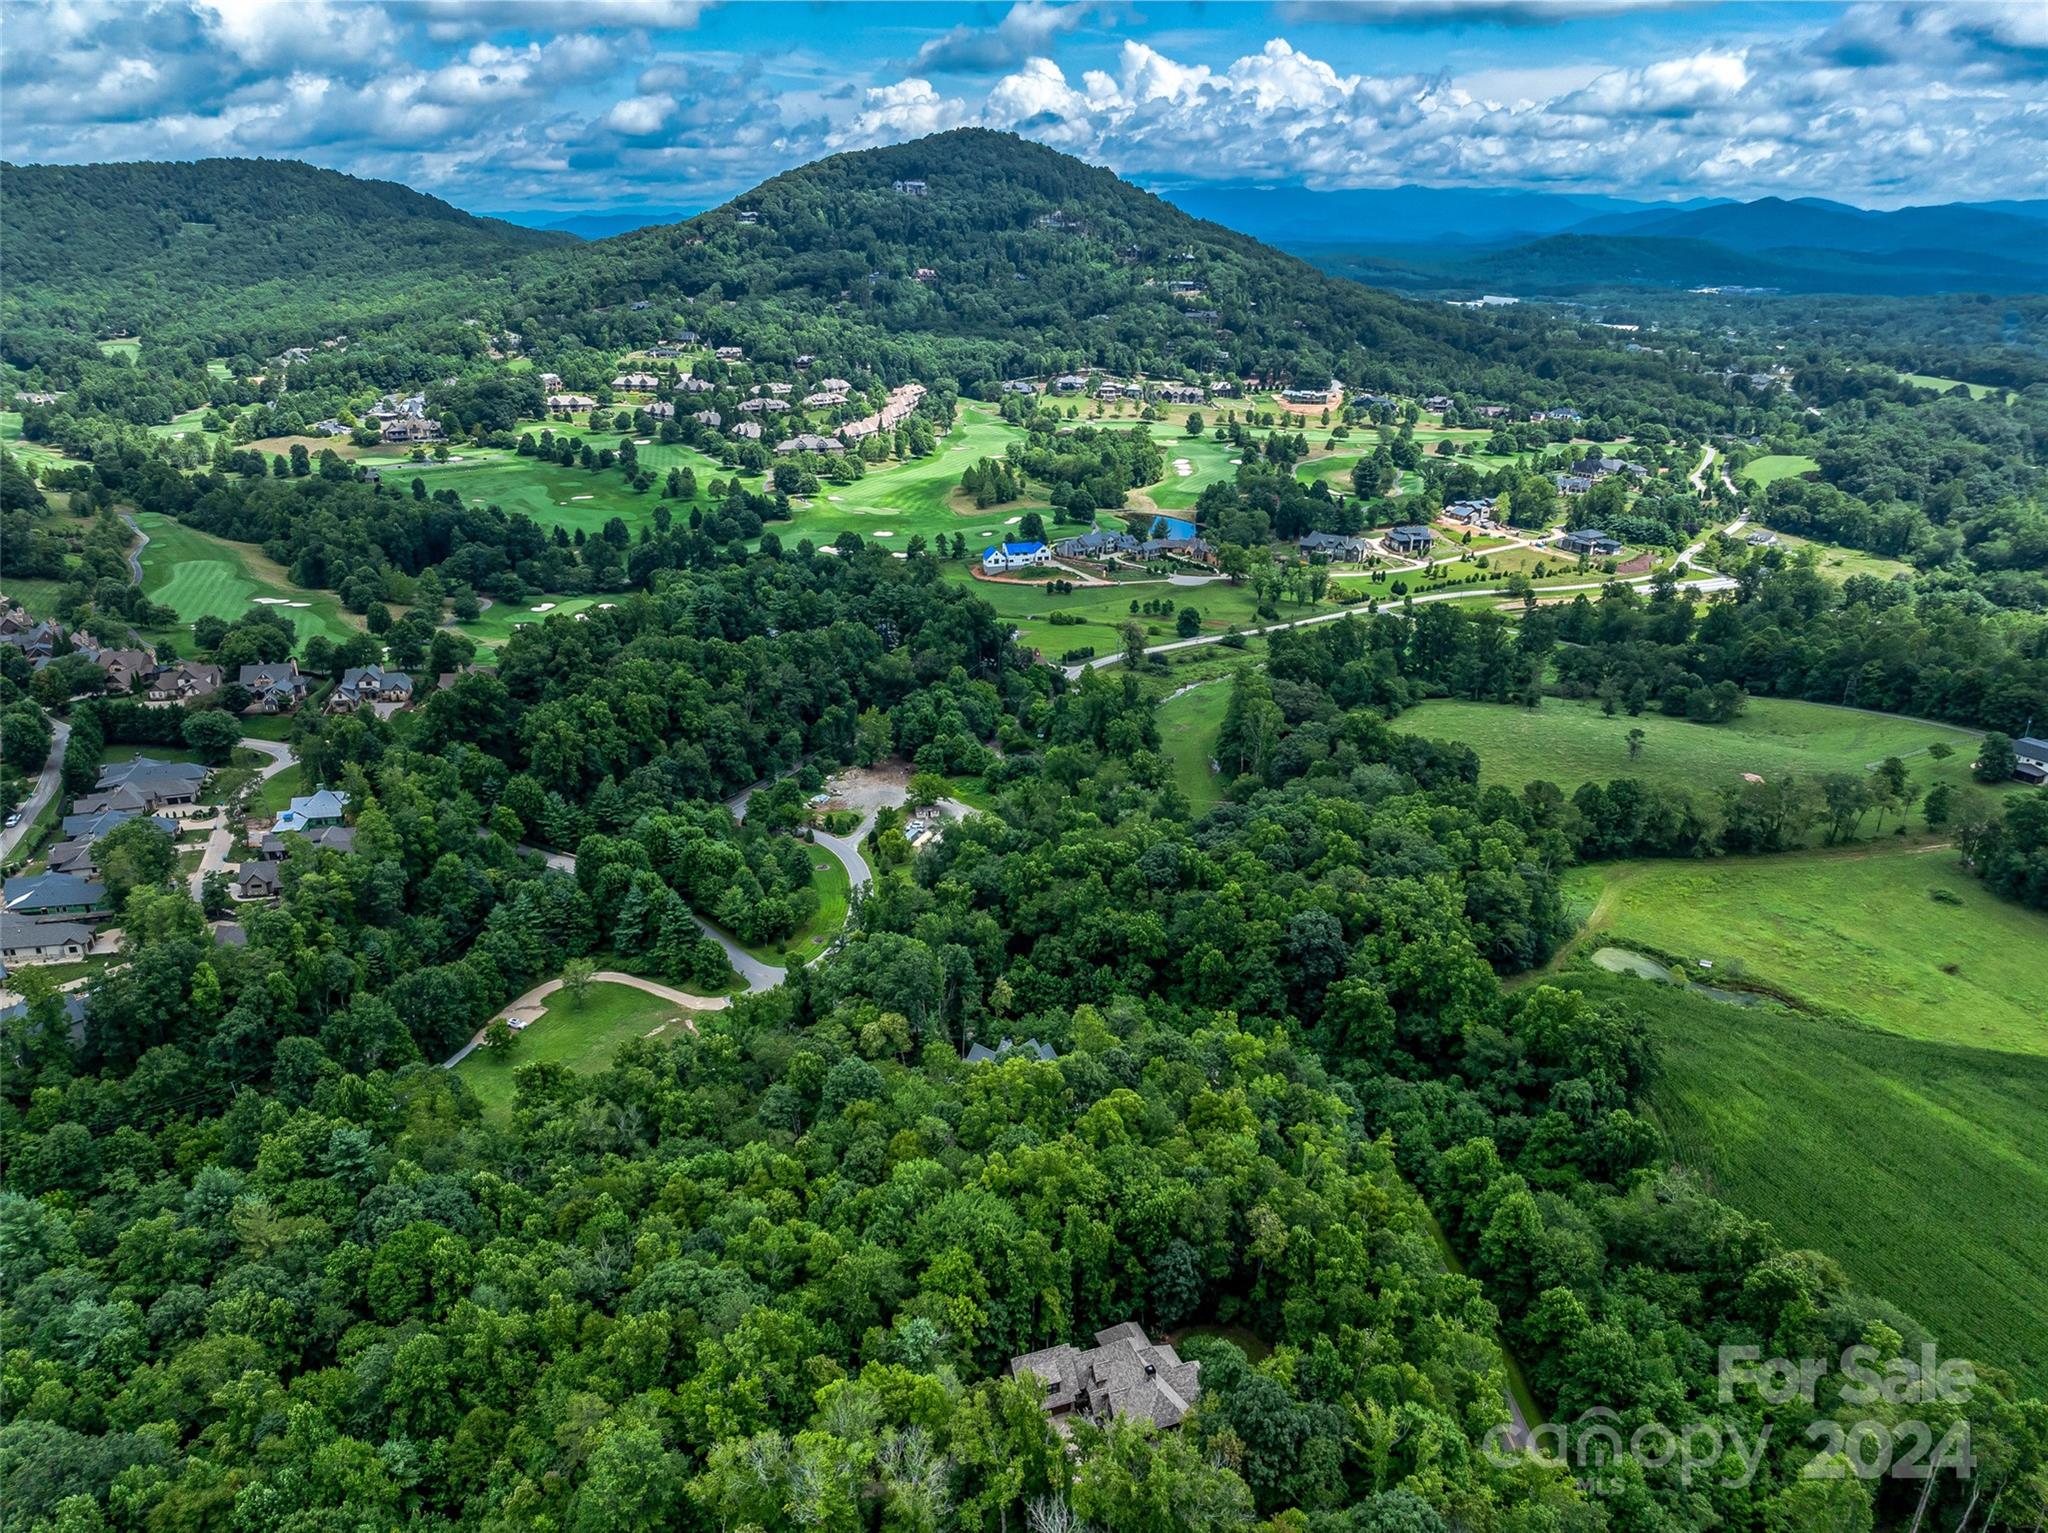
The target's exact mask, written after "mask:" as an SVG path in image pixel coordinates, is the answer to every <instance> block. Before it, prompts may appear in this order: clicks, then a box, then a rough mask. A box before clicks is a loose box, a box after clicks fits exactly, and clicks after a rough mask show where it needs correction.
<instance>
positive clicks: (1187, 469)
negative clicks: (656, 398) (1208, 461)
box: [1173, 458, 1195, 479]
mask: <svg viewBox="0 0 2048 1533" xmlns="http://www.w3.org/2000/svg"><path fill="white" fill-rule="evenodd" d="M1173 471H1174V472H1175V473H1176V474H1178V475H1180V476H1181V478H1183V479H1185V478H1187V477H1188V475H1190V474H1192V473H1193V472H1194V471H1195V466H1194V464H1192V463H1190V462H1188V460H1187V459H1186V458H1175V459H1174V460H1173Z"/></svg>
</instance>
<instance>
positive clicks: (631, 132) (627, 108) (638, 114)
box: [604, 96, 675, 138]
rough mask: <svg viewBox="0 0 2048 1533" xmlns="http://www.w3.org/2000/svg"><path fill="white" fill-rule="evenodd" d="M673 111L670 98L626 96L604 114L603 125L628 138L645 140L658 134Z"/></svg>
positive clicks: (672, 99) (673, 105) (672, 101)
mask: <svg viewBox="0 0 2048 1533" xmlns="http://www.w3.org/2000/svg"><path fill="white" fill-rule="evenodd" d="M674 110H675V98H674V97H672V96H628V97H627V98H626V99H625V100H624V101H621V102H618V103H616V104H615V105H614V106H613V107H612V109H611V110H610V111H609V112H607V113H605V114H604V125H605V126H606V127H607V128H610V129H611V130H612V131H613V132H615V133H623V134H625V135H626V136H627V137H628V138H646V137H648V136H649V135H650V134H654V133H658V132H660V131H661V128H662V125H663V124H665V123H666V122H667V121H668V114H669V113H670V112H672V111H674Z"/></svg>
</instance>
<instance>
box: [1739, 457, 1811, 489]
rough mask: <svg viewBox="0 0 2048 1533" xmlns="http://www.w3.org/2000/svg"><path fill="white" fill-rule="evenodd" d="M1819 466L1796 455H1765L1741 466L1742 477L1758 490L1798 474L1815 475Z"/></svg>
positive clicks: (1809, 459)
mask: <svg viewBox="0 0 2048 1533" xmlns="http://www.w3.org/2000/svg"><path fill="white" fill-rule="evenodd" d="M1819 472H1820V465H1819V464H1818V463H1816V462H1814V461H1813V459H1811V458H1808V457H1805V456H1803V455H1801V454H1798V453H1782V452H1774V453H1766V454H1765V455H1764V456H1763V457H1761V458H1752V459H1750V460H1749V462H1747V463H1745V464H1743V466H1742V477H1743V479H1745V480H1747V481H1748V482H1749V483H1750V484H1753V485H1755V486H1756V487H1757V488H1758V489H1760V490H1761V489H1764V488H1766V487H1767V486H1769V485H1773V484H1776V483H1777V482H1778V481H1779V480H1780V479H1790V478H1793V477H1794V476H1795V475H1799V474H1817V473H1819Z"/></svg>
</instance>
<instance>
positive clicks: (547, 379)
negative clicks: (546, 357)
mask: <svg viewBox="0 0 2048 1533" xmlns="http://www.w3.org/2000/svg"><path fill="white" fill-rule="evenodd" d="M540 387H541V392H542V393H544V394H554V393H559V392H560V391H561V387H562V375H561V374H560V373H542V374H541V375H540Z"/></svg>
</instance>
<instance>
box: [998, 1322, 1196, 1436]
mask: <svg viewBox="0 0 2048 1533" xmlns="http://www.w3.org/2000/svg"><path fill="white" fill-rule="evenodd" d="M1201 1370H1202V1365H1201V1364H1200V1363H1191V1362H1182V1361H1181V1359H1180V1354H1179V1353H1177V1352H1175V1351H1174V1349H1173V1348H1172V1347H1171V1346H1158V1345H1155V1344H1154V1343H1153V1341H1152V1339H1151V1338H1150V1337H1148V1336H1147V1335H1146V1334H1145V1328H1144V1327H1143V1326H1141V1325H1139V1324H1138V1323H1137V1322H1136V1321H1135V1320H1126V1321H1124V1322H1123V1324H1121V1325H1113V1326H1110V1327H1109V1328H1108V1329H1106V1330H1101V1331H1097V1332H1096V1333H1095V1345H1094V1346H1093V1347H1091V1348H1089V1349H1088V1350H1087V1351H1085V1352H1084V1351H1082V1350H1081V1349H1080V1348H1078V1347H1075V1346H1072V1345H1069V1344H1066V1343H1062V1344H1061V1345H1059V1346H1056V1347H1045V1348H1042V1349H1041V1350H1039V1351H1037V1352H1027V1353H1025V1354H1024V1355H1023V1356H1022V1357H1013V1358H1011V1359H1010V1376H1011V1377H1012V1378H1018V1379H1025V1378H1029V1379H1036V1380H1037V1381H1038V1382H1039V1383H1040V1384H1041V1385H1042V1386H1043V1388H1044V1395H1043V1398H1042V1399H1041V1400H1040V1402H1039V1403H1040V1405H1041V1406H1042V1408H1043V1409H1044V1411H1045V1413H1046V1415H1048V1416H1050V1417H1051V1418H1052V1424H1053V1426H1054V1428H1055V1429H1056V1430H1057V1431H1059V1432H1060V1433H1061V1434H1062V1435H1065V1434H1066V1433H1067V1432H1068V1431H1070V1430H1071V1425H1070V1423H1071V1421H1072V1420H1073V1419H1074V1418H1076V1417H1078V1418H1080V1419H1081V1420H1084V1421H1088V1422H1091V1423H1093V1424H1094V1425H1096V1426H1107V1425H1108V1424H1109V1422H1110V1420H1111V1418H1113V1417H1116V1416H1124V1417H1129V1418H1133V1419H1137V1420H1142V1421H1149V1422H1151V1423H1152V1424H1153V1425H1154V1426H1156V1427H1176V1426H1179V1425H1180V1423H1181V1421H1182V1420H1183V1419H1184V1418H1185V1417H1186V1416H1187V1413H1188V1412H1189V1411H1190V1410H1192V1409H1193V1408H1194V1404H1195V1401H1196V1400H1197V1399H1199V1398H1200V1396H1201V1393H1202V1384H1201Z"/></svg>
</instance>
